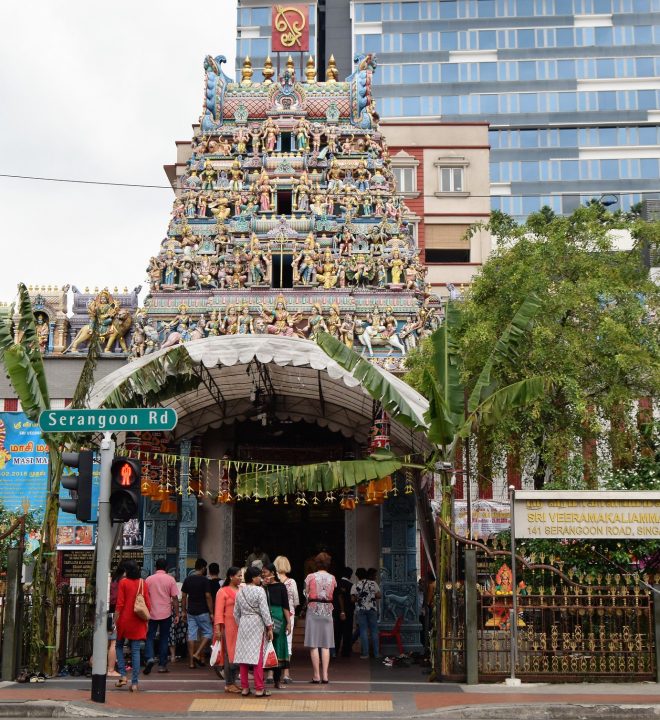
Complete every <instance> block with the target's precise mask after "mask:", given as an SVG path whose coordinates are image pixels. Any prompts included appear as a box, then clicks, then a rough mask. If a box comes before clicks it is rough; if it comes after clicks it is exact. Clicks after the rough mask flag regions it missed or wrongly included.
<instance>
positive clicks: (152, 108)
mask: <svg viewBox="0 0 660 720" xmlns="http://www.w3.org/2000/svg"><path fill="white" fill-rule="evenodd" d="M0 27H2V29H3V33H2V36H3V37H2V42H1V43H0V173H2V174H14V175H32V176H40V177H55V178H64V179H77V180H94V181H106V182H129V183H143V184H147V185H167V178H166V177H165V173H164V171H163V165H165V164H170V163H173V162H174V160H175V146H174V143H175V141H176V140H188V139H190V137H191V135H192V129H191V125H192V123H193V122H196V121H197V119H198V118H199V115H200V113H201V108H202V100H203V89H204V68H203V62H204V57H205V56H206V55H209V54H210V55H214V56H215V55H219V54H223V55H225V56H226V57H227V60H228V62H227V65H226V66H225V67H224V69H225V72H227V74H228V75H230V77H233V76H234V71H233V69H234V56H235V31H236V2H235V0H213V2H209V3H203V4H200V3H187V2H183V1H181V0H180V1H179V2H173V1H172V0H112V2H100V0H1V1H0ZM0 198H1V199H0V211H1V212H0V223H1V231H0V248H1V250H2V259H1V260H0V300H2V301H10V300H12V299H13V298H14V297H15V295H16V284H17V282H19V281H23V282H25V283H26V284H27V285H31V284H32V285H34V284H46V285H48V284H55V285H64V284H71V285H76V286H78V287H79V288H80V289H81V290H83V289H84V288H85V287H87V286H89V287H90V288H92V289H93V288H94V286H99V287H103V286H106V285H107V286H108V287H110V289H111V290H112V288H113V287H115V286H118V287H119V288H120V289H121V288H123V287H124V286H127V287H128V288H129V289H131V288H133V287H135V286H136V285H138V284H142V285H143V286H145V287H146V282H145V275H146V272H145V269H146V267H147V262H148V259H149V257H150V256H151V255H154V254H155V253H156V252H157V250H158V248H159V244H160V241H161V239H162V238H163V237H164V236H165V233H166V230H167V223H168V220H169V213H170V211H171V209H172V199H173V193H172V190H171V189H170V190H167V189H143V188H113V187H108V186H102V185H77V184H69V183H56V182H42V181H36V180H18V179H10V178H5V177H0Z"/></svg>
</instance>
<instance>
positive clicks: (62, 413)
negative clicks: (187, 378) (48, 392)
mask: <svg viewBox="0 0 660 720" xmlns="http://www.w3.org/2000/svg"><path fill="white" fill-rule="evenodd" d="M176 423H177V415H176V410H174V409H173V408H114V409H112V410H106V409H99V410H44V411H43V412H42V413H41V415H39V427H40V428H41V430H42V432H45V433H49V432H53V433H54V432H76V433H85V432H90V433H95V432H126V431H140V430H150V431H152V432H155V431H159V430H174V428H175V427H176Z"/></svg>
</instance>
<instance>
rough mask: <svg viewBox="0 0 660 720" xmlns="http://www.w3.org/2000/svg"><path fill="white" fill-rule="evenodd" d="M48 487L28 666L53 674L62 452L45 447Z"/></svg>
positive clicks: (54, 663)
mask: <svg viewBox="0 0 660 720" xmlns="http://www.w3.org/2000/svg"><path fill="white" fill-rule="evenodd" d="M48 455H49V487H50V490H49V492H48V497H47V499H46V511H45V513H44V522H43V526H42V529H41V545H40V547H39V556H38V558H37V562H36V564H35V569H34V579H33V584H32V603H33V605H32V627H31V630H30V633H31V635H30V644H29V648H30V650H29V664H30V669H33V670H37V669H38V670H40V671H41V672H43V673H45V674H46V675H55V674H56V673H57V653H56V645H57V629H56V623H57V515H58V512H59V504H58V500H59V478H60V477H61V475H62V455H61V453H60V451H59V450H58V449H56V448H49V451H48Z"/></svg>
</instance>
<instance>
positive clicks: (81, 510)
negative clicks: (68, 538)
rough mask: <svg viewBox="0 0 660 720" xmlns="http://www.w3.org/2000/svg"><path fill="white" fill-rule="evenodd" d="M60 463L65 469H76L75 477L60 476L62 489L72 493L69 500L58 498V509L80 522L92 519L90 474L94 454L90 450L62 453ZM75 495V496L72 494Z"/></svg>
mask: <svg viewBox="0 0 660 720" xmlns="http://www.w3.org/2000/svg"><path fill="white" fill-rule="evenodd" d="M62 463H63V464H64V465H65V466H66V467H70V468H77V470H78V473H77V474H76V475H62V481H61V484H62V487H65V488H66V489H67V490H70V491H72V496H71V497H70V498H60V500H59V504H60V508H62V510H63V511H64V512H66V513H71V514H72V515H75V516H76V517H77V518H78V520H82V522H90V520H91V519H92V473H93V466H94V453H93V452H92V451H91V450H81V451H80V452H65V453H62ZM73 493H75V494H73Z"/></svg>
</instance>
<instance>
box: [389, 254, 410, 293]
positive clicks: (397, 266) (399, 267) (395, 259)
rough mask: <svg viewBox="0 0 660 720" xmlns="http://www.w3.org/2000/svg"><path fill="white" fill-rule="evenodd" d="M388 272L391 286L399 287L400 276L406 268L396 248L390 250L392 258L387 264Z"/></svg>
mask: <svg viewBox="0 0 660 720" xmlns="http://www.w3.org/2000/svg"><path fill="white" fill-rule="evenodd" d="M388 265H389V267H390V271H391V273H392V285H401V276H402V275H403V270H404V268H405V266H406V262H405V260H403V258H402V257H401V253H400V252H399V249H398V248H394V250H392V257H391V258H390V261H389V263H388Z"/></svg>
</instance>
